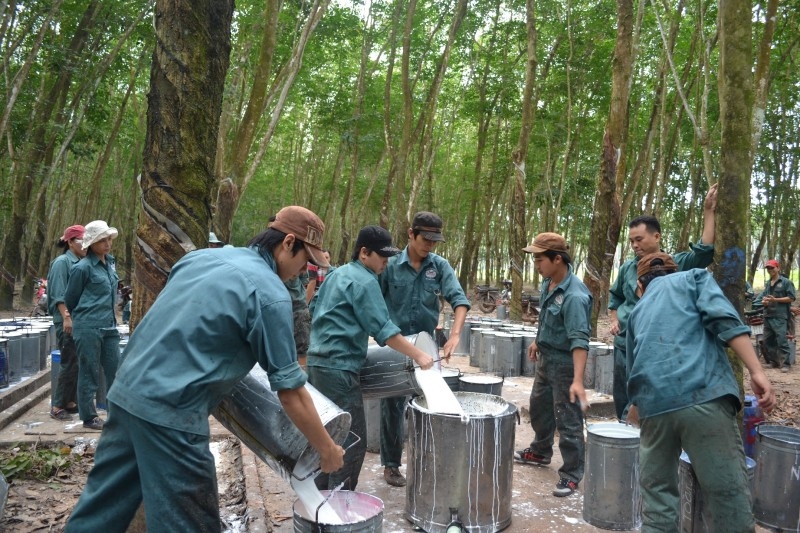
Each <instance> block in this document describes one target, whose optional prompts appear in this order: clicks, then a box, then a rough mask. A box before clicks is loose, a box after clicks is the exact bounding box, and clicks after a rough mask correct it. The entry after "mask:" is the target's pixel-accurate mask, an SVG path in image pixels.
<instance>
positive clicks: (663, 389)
mask: <svg viewBox="0 0 800 533" xmlns="http://www.w3.org/2000/svg"><path fill="white" fill-rule="evenodd" d="M677 270H678V265H677V264H676V263H675V261H673V260H672V258H671V257H670V256H669V255H668V254H665V253H663V252H656V253H652V254H648V255H646V256H644V257H642V258H641V260H640V261H639V265H638V267H637V269H636V274H637V277H638V279H637V285H638V292H639V295H640V296H641V300H639V302H638V303H637V304H636V307H634V308H633V311H632V312H631V314H630V317H629V318H628V332H627V335H626V343H627V347H626V353H627V372H628V376H629V377H628V396H629V398H630V403H631V408H630V411H629V413H628V421H629V422H632V423H637V422H638V423H639V424H640V425H641V432H640V439H641V440H640V442H639V469H640V470H639V481H640V485H641V488H642V504H643V505H642V507H643V509H642V520H643V524H642V531H643V532H647V531H678V530H679V529H680V528H679V526H680V524H679V519H680V511H679V505H680V495H679V492H678V461H679V458H680V454H681V449H683V450H685V451H686V453H687V454H688V455H689V459H690V460H691V462H692V467H693V468H694V471H695V474H696V475H697V480H698V482H699V483H700V488H701V490H702V492H703V498H704V501H705V502H706V505H708V507H709V509H710V510H711V516H712V520H713V524H714V526H713V527H712V528H711V529H712V530H713V531H754V529H755V523H754V521H753V512H752V508H751V504H750V489H749V486H748V481H747V472H746V469H745V459H744V449H743V447H742V435H741V432H740V430H739V424H738V423H737V420H736V412H737V411H738V410H739V409H741V407H742V403H741V401H740V400H739V386H738V384H737V383H736V378H735V377H734V375H733V370H732V369H731V365H730V362H729V361H728V357H727V355H726V354H725V345H726V344H727V345H728V346H729V347H730V348H731V349H733V351H735V352H736V355H738V356H739V358H740V359H741V360H742V362H743V363H744V365H745V366H746V367H747V370H748V372H750V384H751V387H752V388H753V392H754V393H755V395H756V397H757V398H758V405H759V406H760V407H761V409H763V410H764V411H765V412H769V411H770V410H772V408H773V407H774V405H775V393H774V392H773V390H772V386H771V385H770V383H769V380H767V376H766V374H764V371H763V370H762V368H761V364H760V363H759V362H758V358H757V356H756V353H755V351H754V350H753V345H752V343H751V341H750V330H749V329H748V327H747V326H745V325H744V324H743V323H742V321H741V319H740V318H739V314H738V313H737V312H736V310H735V309H734V308H733V306H732V305H731V304H730V302H729V301H728V300H727V298H725V295H724V294H723V293H722V290H721V289H720V288H719V286H718V285H717V283H716V281H715V280H714V278H713V277H712V276H711V274H709V273H708V272H707V271H705V270H702V269H693V270H688V271H685V272H676V271H677Z"/></svg>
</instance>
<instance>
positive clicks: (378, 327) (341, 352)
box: [306, 261, 400, 374]
mask: <svg viewBox="0 0 800 533" xmlns="http://www.w3.org/2000/svg"><path fill="white" fill-rule="evenodd" d="M398 333H400V328H399V327H397V325H395V323H394V322H392V321H391V319H390V318H389V310H388V309H387V308H386V302H384V301H383V298H381V287H380V285H379V284H378V276H376V275H375V273H374V272H373V271H371V270H370V269H368V268H367V267H365V266H364V265H363V264H362V263H361V262H360V261H352V262H350V263H348V264H346V265H344V266H341V267H339V268H337V269H336V270H334V271H333V273H331V274H328V276H327V277H326V278H325V283H323V284H322V286H321V287H320V289H319V292H318V293H317V294H316V295H315V296H314V299H313V300H312V301H311V345H310V346H309V348H308V360H307V361H306V364H307V365H308V366H309V367H312V366H316V367H322V368H331V369H337V370H346V371H348V372H353V373H355V374H358V373H360V372H361V367H362V366H363V365H364V360H365V359H366V357H367V345H368V344H369V337H373V338H374V339H375V341H376V342H377V343H378V344H379V345H381V346H383V345H384V344H385V343H386V341H387V340H388V339H390V338H391V337H394V336H395V335H397V334H398Z"/></svg>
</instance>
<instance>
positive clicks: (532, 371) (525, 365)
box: [520, 331, 536, 377]
mask: <svg viewBox="0 0 800 533" xmlns="http://www.w3.org/2000/svg"><path fill="white" fill-rule="evenodd" d="M535 340H536V333H535V332H532V331H526V332H525V333H523V334H522V346H521V349H522V353H521V357H522V359H521V362H522V368H521V369H520V372H522V375H523V376H528V377H533V376H535V375H536V361H531V360H530V359H528V347H529V346H530V345H531V344H533V343H534V341H535Z"/></svg>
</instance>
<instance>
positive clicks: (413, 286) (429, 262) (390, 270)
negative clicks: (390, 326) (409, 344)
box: [378, 247, 471, 336]
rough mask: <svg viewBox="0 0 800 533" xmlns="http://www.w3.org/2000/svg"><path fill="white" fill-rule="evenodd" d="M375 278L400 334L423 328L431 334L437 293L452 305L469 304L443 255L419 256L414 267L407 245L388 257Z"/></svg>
mask: <svg viewBox="0 0 800 533" xmlns="http://www.w3.org/2000/svg"><path fill="white" fill-rule="evenodd" d="M378 279H379V281H380V284H381V291H382V292H383V298H384V299H385V300H386V305H387V307H388V308H389V316H390V317H391V319H392V322H394V323H395V324H397V326H398V327H399V328H400V331H401V333H402V334H403V335H413V334H415V333H419V332H421V331H425V332H427V333H429V334H430V335H431V336H433V334H434V330H435V329H436V326H438V325H439V297H440V296H441V297H443V298H444V299H445V300H446V301H447V303H449V304H450V307H452V308H453V309H455V308H456V307H458V306H460V305H463V306H465V307H466V308H467V311H469V309H470V308H471V305H470V303H469V300H468V299H467V296H466V295H465V294H464V290H463V289H462V288H461V284H460V283H459V282H458V279H457V278H456V273H455V272H454V271H453V267H451V266H450V263H448V262H447V260H446V259H445V258H443V257H441V256H439V255H436V254H433V253H430V254H428V256H427V257H426V258H425V259H423V260H422V265H421V266H420V269H419V271H416V270H414V267H413V266H411V263H410V262H409V260H408V247H406V248H405V249H404V250H403V251H402V252H401V253H400V254H398V255H395V256H394V257H390V258H389V264H388V265H387V266H386V270H384V271H383V272H382V273H381V275H380V276H378Z"/></svg>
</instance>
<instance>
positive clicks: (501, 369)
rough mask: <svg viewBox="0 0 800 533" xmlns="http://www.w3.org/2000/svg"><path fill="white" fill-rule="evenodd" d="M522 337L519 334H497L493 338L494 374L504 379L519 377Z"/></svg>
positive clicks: (520, 371)
mask: <svg viewBox="0 0 800 533" xmlns="http://www.w3.org/2000/svg"><path fill="white" fill-rule="evenodd" d="M521 351H522V335H520V334H519V333H498V334H497V335H496V336H495V353H496V356H495V366H496V368H495V370H494V371H495V372H496V373H498V374H500V375H501V376H505V377H514V376H519V375H520V374H521V373H522V357H521V356H520V352H521Z"/></svg>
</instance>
